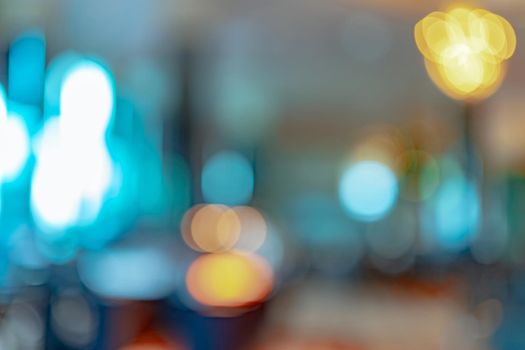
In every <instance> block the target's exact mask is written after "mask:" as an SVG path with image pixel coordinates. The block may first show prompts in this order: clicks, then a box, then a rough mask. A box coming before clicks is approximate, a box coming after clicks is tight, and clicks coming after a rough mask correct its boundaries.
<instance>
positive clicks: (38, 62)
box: [8, 31, 46, 105]
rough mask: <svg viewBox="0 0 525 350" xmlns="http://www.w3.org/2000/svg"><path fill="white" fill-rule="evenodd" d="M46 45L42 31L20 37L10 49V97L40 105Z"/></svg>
mask: <svg viewBox="0 0 525 350" xmlns="http://www.w3.org/2000/svg"><path fill="white" fill-rule="evenodd" d="M45 64H46V43H45V40H44V35H43V33H42V32H41V31H32V32H27V33H24V34H22V35H20V36H19V37H18V38H17V39H16V40H15V41H14V42H13V43H12V44H11V47H10V48H9V68H8V69H9V86H8V87H9V88H8V91H9V97H10V98H11V99H12V100H14V101H17V102H22V103H28V104H32V105H40V102H41V99H42V92H43V87H44V70H45Z"/></svg>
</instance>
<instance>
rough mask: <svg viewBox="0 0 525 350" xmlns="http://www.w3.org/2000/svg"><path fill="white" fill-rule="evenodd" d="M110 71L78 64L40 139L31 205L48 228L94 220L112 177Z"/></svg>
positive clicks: (91, 64) (87, 63)
mask: <svg viewBox="0 0 525 350" xmlns="http://www.w3.org/2000/svg"><path fill="white" fill-rule="evenodd" d="M113 103H114V91H113V82H112V78H111V75H110V73H109V72H108V71H107V70H106V69H105V68H104V67H102V66H101V65H100V64H98V63H96V62H94V61H91V60H83V61H80V62H77V63H76V64H74V65H73V66H72V67H71V69H70V70H69V71H68V74H67V75H66V76H65V78H64V80H63V82H62V86H61V90H60V115H59V116H58V117H55V118H51V119H49V120H48V121H47V122H46V124H45V126H44V128H43V130H42V132H41V133H40V135H39V137H38V140H37V141H36V145H35V146H36V147H35V148H36V150H35V151H36V158H37V162H36V166H35V170H34V174H33V180H32V192H31V207H32V211H33V214H34V216H35V219H36V222H37V224H38V225H39V226H40V228H42V229H45V230H46V231H54V230H61V229H65V228H67V227H70V226H73V225H76V224H86V223H90V222H92V221H93V220H94V219H95V218H96V217H97V215H98V213H99V211H100V208H101V206H102V200H103V197H104V195H105V193H106V192H107V190H108V188H109V186H110V183H111V178H112V172H113V165H112V161H111V159H110V156H109V152H108V149H107V145H106V140H105V136H106V131H107V128H108V126H109V123H110V121H111V117H112V115H113V107H114V106H113Z"/></svg>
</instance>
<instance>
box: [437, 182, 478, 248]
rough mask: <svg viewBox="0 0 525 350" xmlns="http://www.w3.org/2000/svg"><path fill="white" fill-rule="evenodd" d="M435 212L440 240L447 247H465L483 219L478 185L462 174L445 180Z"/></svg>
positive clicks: (438, 194)
mask: <svg viewBox="0 0 525 350" xmlns="http://www.w3.org/2000/svg"><path fill="white" fill-rule="evenodd" d="M434 215H435V216H434V218H435V227H436V234H437V239H438V242H439V244H440V245H441V246H442V247H443V248H445V249H447V250H459V249H462V248H465V247H466V246H467V245H468V244H469V243H470V242H471V240H472V239H473V237H474V235H475V234H476V232H477V229H478V224H479V219H480V203H479V197H478V193H477V191H476V187H475V185H474V184H473V183H471V182H467V181H466V180H465V179H464V178H461V177H458V178H451V179H449V180H447V181H445V182H444V183H443V185H442V186H441V187H440V189H439V190H438V193H437V194H436V198H435V213H434Z"/></svg>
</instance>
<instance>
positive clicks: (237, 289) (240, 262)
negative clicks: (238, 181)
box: [181, 204, 273, 308]
mask: <svg viewBox="0 0 525 350" xmlns="http://www.w3.org/2000/svg"><path fill="white" fill-rule="evenodd" d="M181 232H182V237H183V239H184V241H185V242H186V244H187V245H188V246H189V247H190V248H192V249H193V250H195V251H197V252H205V253H208V254H205V255H201V256H200V257H198V258H197V259H196V260H195V261H193V263H192V264H191V266H190V267H189V269H188V271H187V274H186V286H187V290H188V293H189V294H190V295H191V297H192V298H193V299H194V300H195V301H197V302H198V303H200V304H201V305H204V306H207V307H226V308H230V307H240V306H244V305H248V304H256V303H259V302H261V301H263V300H264V298H265V297H266V296H267V295H268V293H269V292H270V291H271V289H272V284H273V273H272V268H271V266H270V264H269V263H268V261H267V260H266V259H265V258H263V257H262V256H261V255H259V253H258V251H259V250H261V249H263V244H264V243H265V241H266V238H267V233H268V225H267V223H266V220H265V219H264V217H263V215H262V214H261V213H260V212H259V211H258V210H257V209H255V208H252V207H245V206H240V207H233V208H230V207H228V206H225V205H218V204H206V205H197V206H195V207H193V208H191V209H190V210H188V212H187V213H186V215H185V216H184V218H183V220H182V223H181Z"/></svg>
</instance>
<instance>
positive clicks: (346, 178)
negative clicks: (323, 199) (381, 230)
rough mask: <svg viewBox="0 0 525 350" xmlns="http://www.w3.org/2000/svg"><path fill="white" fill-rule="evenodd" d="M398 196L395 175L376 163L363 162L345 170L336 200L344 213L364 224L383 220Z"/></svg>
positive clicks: (387, 168)
mask: <svg viewBox="0 0 525 350" xmlns="http://www.w3.org/2000/svg"><path fill="white" fill-rule="evenodd" d="M397 195H398V184H397V180H396V176H395V174H394V173H393V172H392V170H391V169H390V168H389V167H387V166H386V165H384V164H382V163H379V162H376V161H362V162H359V163H356V164H354V165H352V166H351V167H350V168H348V169H347V170H346V171H345V173H344V174H343V176H342V177H341V181H340V184H339V198H340V200H341V203H342V204H343V206H344V207H345V209H346V210H347V211H348V212H349V213H350V214H351V215H352V216H354V217H356V218H357V219H360V220H364V221H375V220H378V219H380V218H382V217H384V216H385V215H386V214H387V213H388V212H389V211H390V210H391V209H392V207H393V205H394V204H395V202H396V199H397Z"/></svg>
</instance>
